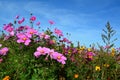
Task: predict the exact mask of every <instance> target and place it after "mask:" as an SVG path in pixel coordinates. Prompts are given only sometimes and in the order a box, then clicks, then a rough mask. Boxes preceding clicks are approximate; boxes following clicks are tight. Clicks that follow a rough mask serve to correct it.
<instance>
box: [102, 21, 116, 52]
mask: <svg viewBox="0 0 120 80" xmlns="http://www.w3.org/2000/svg"><path fill="white" fill-rule="evenodd" d="M105 27H106V29H103V33H102V34H101V37H102V40H103V42H104V43H105V46H106V48H107V51H108V50H109V49H110V48H111V47H113V46H114V41H116V40H117V38H115V39H112V38H113V36H114V35H115V33H116V31H115V30H113V28H112V27H111V25H110V23H109V22H107V24H106V26H105Z"/></svg>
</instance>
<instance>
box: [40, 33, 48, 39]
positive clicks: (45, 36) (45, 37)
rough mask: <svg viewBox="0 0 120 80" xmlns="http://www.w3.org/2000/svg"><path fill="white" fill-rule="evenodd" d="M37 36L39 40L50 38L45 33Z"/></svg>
mask: <svg viewBox="0 0 120 80" xmlns="http://www.w3.org/2000/svg"><path fill="white" fill-rule="evenodd" d="M39 36H40V38H44V39H50V36H49V35H47V34H45V33H40V34H39Z"/></svg>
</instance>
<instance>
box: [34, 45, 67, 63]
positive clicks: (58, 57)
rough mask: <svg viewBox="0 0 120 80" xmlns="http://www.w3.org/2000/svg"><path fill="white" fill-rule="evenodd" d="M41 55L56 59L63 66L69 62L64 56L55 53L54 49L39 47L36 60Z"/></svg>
mask: <svg viewBox="0 0 120 80" xmlns="http://www.w3.org/2000/svg"><path fill="white" fill-rule="evenodd" d="M41 55H47V58H48V56H50V58H51V59H55V60H57V61H58V62H60V63H62V64H65V63H66V62H65V60H67V58H66V57H65V56H64V55H63V54H61V53H58V52H55V51H54V49H50V48H46V47H38V48H37V50H36V52H34V56H35V57H36V58H39V57H40V56H41Z"/></svg>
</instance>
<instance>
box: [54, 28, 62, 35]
mask: <svg viewBox="0 0 120 80" xmlns="http://www.w3.org/2000/svg"><path fill="white" fill-rule="evenodd" d="M54 32H55V34H57V35H58V36H63V33H62V31H61V30H59V29H57V28H55V29H54Z"/></svg>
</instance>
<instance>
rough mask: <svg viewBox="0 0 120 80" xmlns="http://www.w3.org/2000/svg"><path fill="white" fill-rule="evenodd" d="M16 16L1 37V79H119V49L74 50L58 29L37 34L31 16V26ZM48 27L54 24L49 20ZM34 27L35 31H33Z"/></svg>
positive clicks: (38, 30) (38, 23) (5, 27)
mask: <svg viewBox="0 0 120 80" xmlns="http://www.w3.org/2000/svg"><path fill="white" fill-rule="evenodd" d="M25 20H26V19H25V18H24V17H23V18H22V19H20V16H16V18H15V21H14V23H9V24H4V27H3V29H4V31H5V32H3V33H2V34H1V36H0V75H1V76H0V79H1V80H28V79H29V80H85V79H86V80H91V79H92V80H110V79H112V80H118V79H119V78H120V76H119V75H120V73H119V71H120V65H119V61H120V58H119V57H120V55H119V49H117V50H115V49H114V48H111V50H110V51H109V52H108V51H106V48H103V47H100V49H95V48H94V47H90V48H86V47H85V46H80V45H79V44H78V46H77V47H74V45H73V43H72V42H71V41H70V40H68V39H67V38H65V37H64V35H63V32H62V31H61V30H59V29H58V28H55V29H54V30H51V29H50V28H47V29H46V30H43V31H40V29H41V27H40V22H37V21H36V20H37V18H36V17H35V16H33V15H32V14H31V17H30V19H29V20H30V25H31V26H30V25H23V23H25ZM49 24H50V26H51V25H53V24H54V22H53V21H52V20H49ZM35 27H37V29H35Z"/></svg>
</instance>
